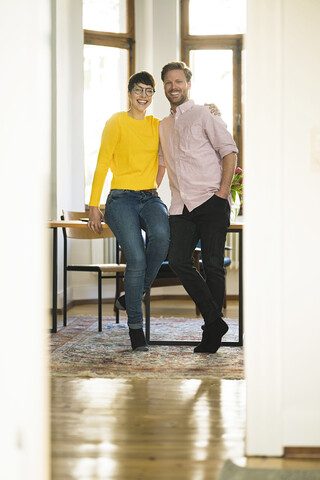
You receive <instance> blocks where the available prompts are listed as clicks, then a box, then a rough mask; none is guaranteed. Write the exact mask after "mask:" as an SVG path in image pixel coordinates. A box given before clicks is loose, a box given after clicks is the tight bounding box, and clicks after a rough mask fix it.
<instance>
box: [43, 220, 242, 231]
mask: <svg viewBox="0 0 320 480" xmlns="http://www.w3.org/2000/svg"><path fill="white" fill-rule="evenodd" d="M101 225H102V228H103V229H108V228H109V226H108V225H107V224H106V223H102V224H101ZM243 226H244V224H243V223H242V222H241V221H237V222H234V223H232V224H231V225H230V227H229V230H242V229H243ZM48 227H49V228H68V227H77V228H88V223H87V222H84V221H81V220H49V222H48Z"/></svg>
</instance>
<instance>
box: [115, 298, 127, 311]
mask: <svg viewBox="0 0 320 480" xmlns="http://www.w3.org/2000/svg"><path fill="white" fill-rule="evenodd" d="M116 307H117V309H118V310H126V296H125V295H121V296H120V297H118V298H117V300H116Z"/></svg>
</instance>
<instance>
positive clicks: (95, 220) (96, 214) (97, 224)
mask: <svg viewBox="0 0 320 480" xmlns="http://www.w3.org/2000/svg"><path fill="white" fill-rule="evenodd" d="M89 208H90V210H89V222H88V228H89V229H90V230H91V231H92V232H93V233H96V234H97V235H100V233H101V232H102V226H101V222H104V216H103V214H102V212H101V211H100V209H99V208H98V207H89Z"/></svg>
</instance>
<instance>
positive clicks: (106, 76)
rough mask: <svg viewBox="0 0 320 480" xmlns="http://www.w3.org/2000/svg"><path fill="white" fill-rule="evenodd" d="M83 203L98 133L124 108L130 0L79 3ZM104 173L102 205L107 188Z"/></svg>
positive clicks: (130, 49) (130, 65)
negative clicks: (83, 160)
mask: <svg viewBox="0 0 320 480" xmlns="http://www.w3.org/2000/svg"><path fill="white" fill-rule="evenodd" d="M83 27H84V156H85V182H86V185H85V203H86V204H88V203H89V199H90V193H91V185H92V180H93V175H94V171H95V167H96V163H97V156H98V151H99V146H100V140H101V133H102V130H103V127H104V125H105V122H106V121H107V120H108V118H110V117H111V115H113V114H114V113H116V112H118V111H121V110H126V108H127V98H128V97H127V83H128V78H129V76H130V75H132V73H133V72H134V0H83ZM110 182H111V173H110V172H109V173H108V176H107V181H106V182H105V186H104V190H103V192H102V196H101V201H102V202H103V201H104V200H105V198H106V196H107V193H108V190H109V188H110Z"/></svg>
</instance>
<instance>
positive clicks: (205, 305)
mask: <svg viewBox="0 0 320 480" xmlns="http://www.w3.org/2000/svg"><path fill="white" fill-rule="evenodd" d="M229 225H230V206H229V202H228V200H224V199H223V198H220V197H217V196H216V195H213V197H211V198H210V199H209V200H207V201H206V202H205V203H203V204H202V205H200V206H199V207H197V208H195V209H194V210H192V211H191V212H189V211H188V210H187V208H186V207H184V210H183V212H182V215H170V229H171V242H170V248H169V255H168V259H169V265H170V267H171V268H172V270H173V271H174V272H175V274H176V275H177V277H179V279H180V281H181V283H182V285H183V286H184V288H185V289H186V291H187V292H188V294H189V295H190V297H191V298H192V299H193V301H194V302H195V304H196V305H197V307H198V308H199V310H200V312H201V314H202V316H203V318H204V322H205V324H206V325H210V324H212V323H214V322H215V321H216V320H217V319H218V318H221V317H222V306H223V300H224V294H225V270H224V247H225V242H226V235H227V231H228V227H229ZM199 240H201V256H202V262H203V268H204V272H205V276H206V278H205V279H204V278H203V277H202V275H200V273H199V272H198V271H197V269H196V268H195V266H194V264H193V252H194V249H195V247H196V245H197V243H198V241H199Z"/></svg>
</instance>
